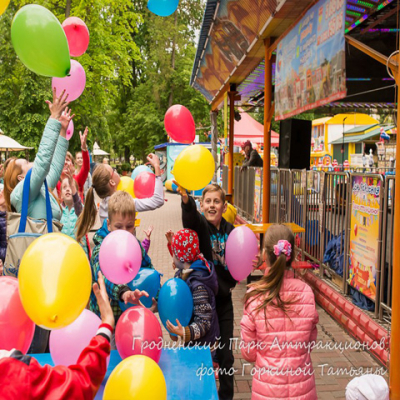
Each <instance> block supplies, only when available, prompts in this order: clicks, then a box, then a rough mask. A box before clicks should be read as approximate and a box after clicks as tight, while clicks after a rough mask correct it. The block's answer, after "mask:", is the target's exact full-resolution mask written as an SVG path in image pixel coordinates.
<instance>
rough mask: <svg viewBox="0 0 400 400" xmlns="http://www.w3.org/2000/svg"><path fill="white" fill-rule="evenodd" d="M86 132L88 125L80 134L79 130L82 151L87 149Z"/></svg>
mask: <svg viewBox="0 0 400 400" xmlns="http://www.w3.org/2000/svg"><path fill="white" fill-rule="evenodd" d="M88 132H89V129H88V127H86V128H85V131H84V132H83V134H82V132H81V131H79V136H80V138H81V150H82V151H87V150H88V148H87V144H86V139H87V135H88Z"/></svg>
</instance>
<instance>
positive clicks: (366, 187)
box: [348, 176, 382, 301]
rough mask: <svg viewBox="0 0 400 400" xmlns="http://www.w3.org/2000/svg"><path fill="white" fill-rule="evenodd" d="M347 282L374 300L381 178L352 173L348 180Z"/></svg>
mask: <svg viewBox="0 0 400 400" xmlns="http://www.w3.org/2000/svg"><path fill="white" fill-rule="evenodd" d="M351 186H352V195H351V220H350V227H351V230H350V247H349V259H350V261H349V262H350V265H349V279H348V282H349V284H350V285H351V286H352V287H353V288H355V289H357V290H358V291H359V292H361V293H363V294H364V295H365V296H367V297H368V298H370V299H371V300H373V301H375V296H376V271H377V270H379V236H380V235H379V231H380V214H379V210H380V203H381V196H380V193H381V190H382V187H381V181H380V180H379V179H377V178H371V177H363V176H353V177H352V181H351Z"/></svg>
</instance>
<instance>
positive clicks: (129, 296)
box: [122, 289, 149, 306]
mask: <svg viewBox="0 0 400 400" xmlns="http://www.w3.org/2000/svg"><path fill="white" fill-rule="evenodd" d="M143 296H145V297H149V294H148V293H147V292H146V291H144V290H139V289H136V290H135V291H132V290H128V291H127V292H125V293H124V294H123V295H122V301H123V302H124V303H125V304H128V303H131V304H135V305H140V306H143V304H142V303H141V302H140V298H141V297H143Z"/></svg>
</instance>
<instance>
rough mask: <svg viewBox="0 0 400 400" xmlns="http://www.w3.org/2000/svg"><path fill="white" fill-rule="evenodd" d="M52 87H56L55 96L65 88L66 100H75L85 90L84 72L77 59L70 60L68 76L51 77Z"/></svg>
mask: <svg viewBox="0 0 400 400" xmlns="http://www.w3.org/2000/svg"><path fill="white" fill-rule="evenodd" d="M51 84H52V87H53V88H54V87H55V88H56V94H57V97H58V96H60V95H61V93H62V91H63V90H64V89H65V91H66V93H68V95H69V96H68V101H74V100H76V99H77V98H78V97H79V96H80V95H81V94H82V93H83V91H84V90H85V85H86V74H85V70H84V69H83V67H82V65H81V64H79V63H78V61H75V60H71V70H70V72H69V76H66V77H65V78H53V80H52V83H51Z"/></svg>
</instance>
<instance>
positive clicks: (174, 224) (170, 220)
mask: <svg viewBox="0 0 400 400" xmlns="http://www.w3.org/2000/svg"><path fill="white" fill-rule="evenodd" d="M166 199H167V200H168V201H167V202H166V203H165V205H164V206H163V207H162V208H161V209H159V210H156V211H152V212H147V213H140V214H139V216H138V218H140V219H141V226H140V228H138V231H137V236H138V238H139V239H143V236H144V235H143V233H142V231H143V229H147V227H148V226H149V225H153V226H154V231H153V234H152V238H151V239H152V240H151V247H150V252H149V254H150V257H151V259H152V261H153V265H154V266H155V268H156V269H157V270H158V271H159V272H161V273H162V274H164V276H163V278H162V282H165V281H166V280H168V279H169V278H172V277H173V270H172V266H171V265H172V260H171V256H170V255H169V252H168V249H167V246H166V243H167V242H166V239H165V236H164V234H165V232H166V231H167V230H168V229H172V230H173V231H174V232H176V231H177V230H179V229H181V228H182V220H181V208H180V197H179V196H178V195H176V194H172V193H168V192H167V193H166ZM245 291H246V285H245V282H242V283H241V284H239V285H237V287H236V288H235V290H234V292H233V302H234V312H235V329H234V336H235V338H240V320H241V317H242V308H243V303H242V299H243V296H244V294H245ZM318 312H319V317H320V322H319V324H318V340H319V341H321V342H320V347H321V348H318V349H315V350H314V351H313V352H312V361H313V366H314V369H315V377H316V384H317V391H318V399H320V400H331V399H332V400H333V399H344V398H345V394H344V393H345V388H346V385H347V383H348V382H349V381H350V380H351V379H352V378H353V376H351V374H353V375H354V376H357V374H360V372H364V373H367V372H371V371H372V372H375V371H385V370H384V368H383V367H381V366H380V364H378V363H377V362H376V361H375V360H374V359H373V358H372V357H371V356H370V355H369V354H368V353H367V352H365V351H363V350H359V349H357V344H356V342H355V341H354V340H353V339H352V338H351V337H350V336H349V335H347V334H346V333H345V332H344V331H343V329H342V328H341V327H340V326H339V325H338V324H337V323H336V322H335V321H334V320H333V319H332V318H331V317H330V316H329V315H328V314H327V313H326V312H325V311H324V310H323V309H322V308H320V307H319V308H318ZM164 336H165V339H166V340H169V336H168V335H167V334H166V331H165V330H164ZM340 344H342V345H343V346H345V345H346V344H347V346H351V347H352V348H350V349H344V350H343V351H341V350H340V349H339V348H338V347H339V346H340ZM335 346H336V349H335ZM234 353H235V364H234V366H235V368H236V369H237V373H236V374H235V397H234V398H235V399H237V400H239V399H250V398H251V381H252V377H251V375H250V371H251V367H252V366H244V364H247V361H245V360H244V359H242V358H241V355H240V350H239V349H238V350H235V351H234ZM369 369H370V371H368V370H369ZM385 377H387V375H386V376H385Z"/></svg>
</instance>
